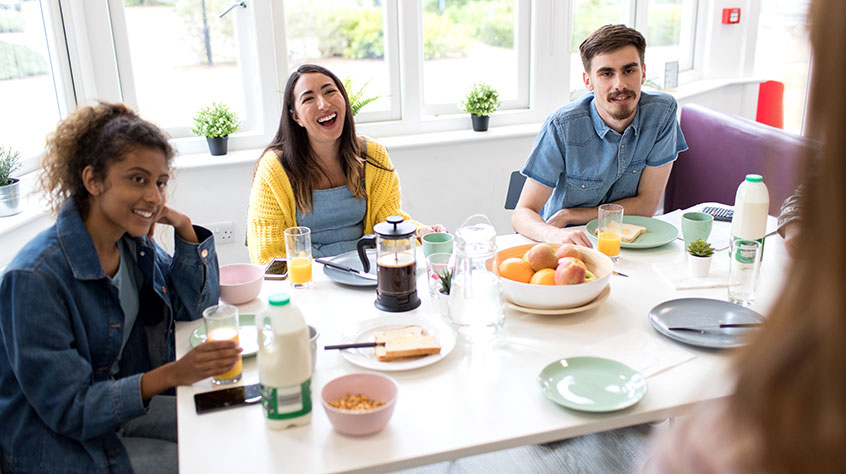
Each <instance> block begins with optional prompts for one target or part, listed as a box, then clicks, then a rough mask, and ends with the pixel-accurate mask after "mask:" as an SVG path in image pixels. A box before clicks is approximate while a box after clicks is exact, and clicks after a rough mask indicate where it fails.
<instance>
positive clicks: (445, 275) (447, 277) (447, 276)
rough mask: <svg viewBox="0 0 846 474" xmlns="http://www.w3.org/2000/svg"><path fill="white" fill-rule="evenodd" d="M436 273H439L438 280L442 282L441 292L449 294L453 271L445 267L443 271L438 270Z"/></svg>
mask: <svg viewBox="0 0 846 474" xmlns="http://www.w3.org/2000/svg"><path fill="white" fill-rule="evenodd" d="M435 273H436V274H437V275H438V280H440V282H441V290H440V291H441V293H443V294H445V295H448V294H449V289H450V288H451V286H452V271H451V270H449V269H445V270H441V271H436V272H435Z"/></svg>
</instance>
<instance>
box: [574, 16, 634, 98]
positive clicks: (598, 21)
mask: <svg viewBox="0 0 846 474" xmlns="http://www.w3.org/2000/svg"><path fill="white" fill-rule="evenodd" d="M623 15H624V10H623V3H622V0H574V2H573V43H572V53H571V54H570V90H571V91H583V90H584V88H585V83H584V81H583V80H582V73H583V72H584V70H585V68H584V66H583V65H582V58H581V56H580V55H579V45H580V44H582V41H584V40H585V38H587V37H588V35H590V34H591V33H593V32H594V31H596V29H597V28H599V27H600V26H602V25H607V24H620V23H625V19H624V18H623Z"/></svg>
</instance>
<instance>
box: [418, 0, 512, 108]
mask: <svg viewBox="0 0 846 474" xmlns="http://www.w3.org/2000/svg"><path fill="white" fill-rule="evenodd" d="M515 3H516V1H515V0H464V1H461V0H457V1H446V0H423V18H422V21H423V99H424V103H425V104H449V106H450V107H449V109H448V110H449V113H457V109H456V106H455V104H457V103H458V102H459V101H460V100H461V99H462V98H463V97H464V94H465V93H466V92H467V90H468V89H469V88H470V86H472V84H473V83H475V82H479V81H484V82H487V83H489V84H490V85H492V86H493V87H494V88H495V89H496V90H497V91H498V92H499V96H500V100H502V101H504V102H505V101H509V100H511V101H513V100H516V99H517V98H518V92H519V91H518V87H519V86H518V82H519V76H518V75H519V74H520V73H521V71H520V68H519V67H518V53H517V49H516V47H515V46H516V39H515V38H516V29H517V28H516V27H515V25H516V24H517V18H516V16H517V15H516V12H515V10H516V8H515V7H516V5H515Z"/></svg>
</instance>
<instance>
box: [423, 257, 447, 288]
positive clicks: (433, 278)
mask: <svg viewBox="0 0 846 474" xmlns="http://www.w3.org/2000/svg"><path fill="white" fill-rule="evenodd" d="M451 258H452V254H451V253H433V254H430V255H429V256H428V257H426V276H427V277H428V282H429V295H431V296H432V298H436V297H437V296H438V292H439V291H441V277H440V276H441V275H443V274H445V273H446V272H450V273H451V272H452V266H451V265H450V259H451Z"/></svg>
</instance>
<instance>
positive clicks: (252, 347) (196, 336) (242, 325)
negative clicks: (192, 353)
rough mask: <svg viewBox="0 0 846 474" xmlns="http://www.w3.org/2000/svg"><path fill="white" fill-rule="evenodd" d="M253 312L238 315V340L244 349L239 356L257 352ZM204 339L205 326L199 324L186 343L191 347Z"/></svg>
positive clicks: (256, 335) (256, 334)
mask: <svg viewBox="0 0 846 474" xmlns="http://www.w3.org/2000/svg"><path fill="white" fill-rule="evenodd" d="M255 316H256V315H254V314H241V315H238V342H239V343H240V344H241V347H243V348H244V351H243V352H241V356H251V355H255V353H256V352H258V332H257V331H256V324H255ZM205 340H206V326H205V325H204V324H201V325H200V326H199V327H198V328H197V329H194V331H193V332H192V333H191V336H190V337H189V338H188V343H189V344H191V347H197V346H198V345H200V344H201V343H203V342H205Z"/></svg>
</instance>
